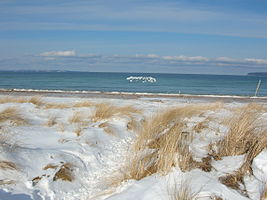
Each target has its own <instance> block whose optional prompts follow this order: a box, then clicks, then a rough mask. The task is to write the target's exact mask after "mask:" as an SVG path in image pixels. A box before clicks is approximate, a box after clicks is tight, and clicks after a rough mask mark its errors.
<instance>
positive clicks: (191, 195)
mask: <svg viewBox="0 0 267 200" xmlns="http://www.w3.org/2000/svg"><path fill="white" fill-rule="evenodd" d="M179 185H180V186H179V187H178V184H177V183H175V184H174V186H173V187H170V186H168V188H167V192H168V196H169V199H170V200H193V199H196V198H197V195H198V194H199V193H200V191H198V192H193V191H192V189H191V188H190V183H188V182H186V181H184V183H181V184H179Z"/></svg>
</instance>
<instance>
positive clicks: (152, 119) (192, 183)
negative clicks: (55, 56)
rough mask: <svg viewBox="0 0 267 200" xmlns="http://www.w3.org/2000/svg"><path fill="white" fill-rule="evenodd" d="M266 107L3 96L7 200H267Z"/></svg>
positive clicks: (2, 179)
mask: <svg viewBox="0 0 267 200" xmlns="http://www.w3.org/2000/svg"><path fill="white" fill-rule="evenodd" d="M266 106H267V105H265V104H262V103H261V105H260V104H255V105H252V104H248V103H237V102H236V103H218V102H216V103H209V102H203V100H202V101H199V100H198V101H193V100H190V101H189V100H188V99H168V98H164V99H163V98H162V99H157V98H144V99H141V98H140V99H136V100H129V99H128V100H123V99H107V98H103V99H101V98H90V99H88V98H86V99H85V98H63V97H15V96H14V97H12V96H8V97H6V96H0V199H1V200H2V199H3V200H5V199H22V200H23V199H25V200H26V199H27V200H28V199H36V200H37V199H38V200H39V199H46V200H50V199H51V200H58V199H60V200H61V199H64V200H76V199H77V200H87V199H112V200H115V199H116V200H121V199H125V200H130V199H143V200H145V199H146V200H150V199H158V200H160V199H171V200H172V199H179V198H180V197H181V195H187V196H189V197H190V198H191V199H192V198H193V199H217V200H218V199H231V200H235V199H236V200H242V199H255V200H256V199H264V198H266V197H267V193H264V192H265V187H266V177H267V166H266V165H265V163H266V158H265V157H266V156H265V155H266V149H265V145H264V144H263V143H261V141H259V138H261V139H262V141H264V142H267V140H266V138H267V132H266V125H267V114H266V111H267V107H266ZM247 115H249V116H251V117H248V116H247ZM244 117H246V121H245V120H244ZM157 120H158V121H157ZM235 120H236V121H235ZM251 120H252V121H251ZM233 122H236V123H235V124H234V123H233ZM237 122H238V123H237ZM252 122H253V123H252ZM241 125H242V126H241ZM242 128H243V129H242ZM241 129H242V130H241ZM236 132H237V133H240V135H242V136H244V135H245V133H244V134H243V132H246V134H247V135H246V137H247V139H244V137H243V138H240V140H239V141H233V142H234V143H233V144H232V143H230V142H231V141H230V140H231V138H234V136H231V134H233V133H236ZM248 134H255V135H254V136H253V137H250V136H249V135H248ZM226 136H229V137H228V138H227V137H226ZM264 136H266V138H264ZM230 137H231V138H230ZM253 138H255V140H254V139H253ZM241 140H242V141H241ZM250 141H251V142H250ZM238 142H240V143H238ZM220 145H223V146H220ZM231 145H232V146H231ZM238 145H239V146H242V145H245V146H246V147H244V148H243V147H242V148H241V147H240V148H239V146H238ZM266 146H267V144H266ZM226 147H229V149H230V150H231V151H230V150H229V151H228V149H225V148H226ZM254 147H255V148H254ZM248 167H249V168H248ZM138 170H139V171H138ZM264 195H265V197H264Z"/></svg>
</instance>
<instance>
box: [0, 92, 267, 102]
mask: <svg viewBox="0 0 267 200" xmlns="http://www.w3.org/2000/svg"><path fill="white" fill-rule="evenodd" d="M0 95H12V96H44V97H80V98H115V99H116V98H118V99H140V98H170V99H194V100H207V101H223V102H266V101H267V96H263V97H253V96H252V97H250V96H237V95H195V94H175V93H171V94H166V93H143V92H102V91H64V90H35V89H0Z"/></svg>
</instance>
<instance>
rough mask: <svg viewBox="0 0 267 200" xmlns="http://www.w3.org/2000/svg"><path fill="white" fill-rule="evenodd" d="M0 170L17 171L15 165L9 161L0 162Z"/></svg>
mask: <svg viewBox="0 0 267 200" xmlns="http://www.w3.org/2000/svg"><path fill="white" fill-rule="evenodd" d="M0 169H3V170H7V169H9V170H17V166H16V164H15V163H13V162H10V161H0Z"/></svg>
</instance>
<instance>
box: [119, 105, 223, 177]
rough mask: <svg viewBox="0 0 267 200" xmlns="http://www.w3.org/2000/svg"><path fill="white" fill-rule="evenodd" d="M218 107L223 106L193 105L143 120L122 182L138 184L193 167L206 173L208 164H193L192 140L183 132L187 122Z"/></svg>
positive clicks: (207, 161) (187, 133) (189, 135)
mask: <svg viewBox="0 0 267 200" xmlns="http://www.w3.org/2000/svg"><path fill="white" fill-rule="evenodd" d="M221 107H222V104H218V103H215V104H210V105H207V104H194V105H190V106H185V107H179V108H172V109H170V110H167V111H165V112H161V113H157V114H156V115H154V116H153V117H152V118H151V119H148V120H145V122H144V124H143V128H142V130H141V131H140V133H139V135H138V136H137V138H136V141H135V143H134V146H133V150H134V151H135V155H134V156H132V155H131V158H130V159H129V160H130V163H129V164H128V166H127V172H125V175H124V180H125V179H136V180H140V179H142V178H144V177H146V176H149V175H151V174H154V173H161V174H163V175H164V174H167V173H168V172H169V171H170V170H171V168H172V167H175V166H179V167H180V169H181V170H182V171H188V170H191V169H193V168H196V167H201V168H202V169H203V170H206V171H209V170H210V169H211V166H210V163H209V161H210V160H204V161H203V162H202V163H197V162H196V161H194V160H193V156H192V153H191V152H190V149H189V144H190V143H191V141H192V139H193V136H192V134H191V133H189V132H187V131H185V129H186V119H187V118H190V117H192V116H193V115H200V114H202V113H203V112H205V111H207V110H214V109H218V108H221Z"/></svg>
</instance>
